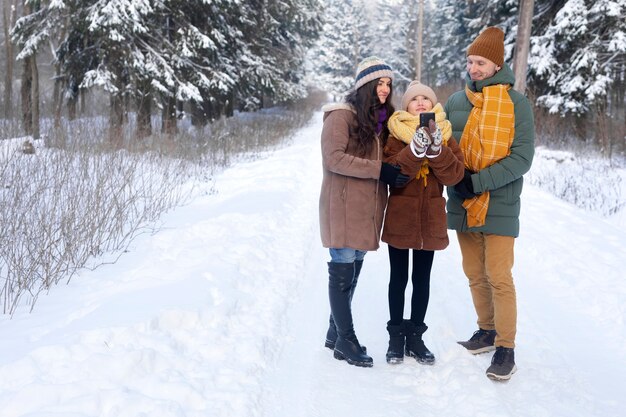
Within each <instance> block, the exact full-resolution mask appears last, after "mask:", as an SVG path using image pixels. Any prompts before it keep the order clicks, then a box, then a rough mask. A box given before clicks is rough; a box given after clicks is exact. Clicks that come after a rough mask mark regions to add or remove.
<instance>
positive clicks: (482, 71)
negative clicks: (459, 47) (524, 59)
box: [466, 55, 501, 81]
mask: <svg viewBox="0 0 626 417" xmlns="http://www.w3.org/2000/svg"><path fill="white" fill-rule="evenodd" d="M466 68H467V72H468V74H469V76H470V78H471V80H472V81H480V80H485V79H487V78H490V77H492V76H493V75H494V74H495V73H496V72H498V71H500V68H501V67H499V66H498V65H496V64H495V63H494V62H493V61H490V60H488V59H487V58H485V57H482V56H479V55H469V56H468V57H467V67H466Z"/></svg>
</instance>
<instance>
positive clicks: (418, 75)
mask: <svg viewBox="0 0 626 417" xmlns="http://www.w3.org/2000/svg"><path fill="white" fill-rule="evenodd" d="M423 33H424V0H419V1H418V2H417V45H416V47H415V79H416V80H418V81H420V80H421V79H422V49H423V45H422V39H423V37H422V34H423Z"/></svg>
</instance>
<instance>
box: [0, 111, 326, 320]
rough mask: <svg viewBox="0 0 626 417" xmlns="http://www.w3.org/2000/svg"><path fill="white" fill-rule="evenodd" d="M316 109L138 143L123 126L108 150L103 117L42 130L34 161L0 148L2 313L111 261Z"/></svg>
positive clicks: (6, 145)
mask: <svg viewBox="0 0 626 417" xmlns="http://www.w3.org/2000/svg"><path fill="white" fill-rule="evenodd" d="M319 104H320V101H319V99H311V100H308V101H303V102H300V103H297V104H296V105H294V106H291V107H289V108H280V109H271V110H266V111H262V112H257V113H253V114H239V115H237V117H234V118H230V119H221V120H218V121H217V122H215V123H213V124H211V125H209V126H206V127H205V128H203V129H194V128H192V127H190V126H186V127H184V128H182V129H180V132H181V133H180V134H178V135H176V136H170V135H160V134H155V135H152V136H149V137H147V138H145V139H142V140H138V139H136V138H133V137H132V135H131V133H130V132H133V131H134V130H133V126H132V124H129V125H127V126H126V128H125V131H124V132H123V133H122V134H123V137H122V138H119V140H117V141H116V143H115V144H112V143H111V142H110V141H108V139H107V137H108V135H107V129H108V125H107V121H106V120H105V119H103V118H98V117H95V118H89V119H77V120H74V121H67V120H64V123H63V124H62V126H61V127H60V128H58V129H52V127H51V124H52V123H50V122H49V121H46V122H45V123H43V124H42V126H44V128H45V127H46V126H47V127H48V133H47V135H46V136H45V140H44V141H43V143H41V142H42V141H37V143H36V151H35V153H34V154H24V153H22V152H21V148H20V146H21V144H22V142H23V140H20V139H12V140H6V141H2V142H0V145H2V146H0V242H1V243H2V244H1V245H0V303H1V304H2V308H3V312H4V313H5V314H6V313H8V314H12V313H13V312H15V310H16V308H18V306H19V305H21V304H23V303H25V304H27V305H28V306H30V308H31V310H32V308H33V307H34V305H35V303H36V301H37V299H38V297H39V295H40V294H41V293H42V292H46V291H48V290H49V289H50V288H51V287H52V286H53V285H54V284H58V283H59V282H61V281H65V282H69V281H70V280H71V278H72V277H73V276H75V274H76V273H77V272H78V271H79V270H80V269H82V268H96V267H97V266H99V265H101V264H102V263H104V262H115V260H116V259H117V258H118V257H119V256H121V254H122V253H123V252H124V251H125V250H126V248H127V247H128V245H129V243H130V242H131V241H132V240H133V238H134V237H136V236H137V235H139V234H140V233H152V232H155V231H157V230H158V228H159V226H158V223H157V221H158V219H159V218H160V216H161V215H162V214H163V213H165V212H166V211H168V210H170V209H171V208H173V207H175V206H178V205H181V204H184V203H185V201H187V199H188V198H189V197H190V196H191V195H192V194H193V193H194V192H195V191H194V190H195V188H194V187H195V186H196V185H198V184H200V183H207V182H210V180H211V179H212V176H213V173H214V172H215V171H216V170H218V169H223V168H224V167H226V166H228V165H230V164H231V163H233V162H234V161H238V160H242V159H250V158H258V157H260V152H264V151H267V150H270V149H275V148H276V147H279V146H281V145H282V144H284V143H286V141H287V140H288V139H289V138H290V137H291V135H292V134H293V133H294V132H295V131H296V130H297V129H298V128H300V127H302V126H303V125H304V124H306V123H307V122H308V121H309V120H310V118H311V114H312V111H313V110H314V109H317V108H319ZM158 122H159V121H158V120H155V121H154V123H155V124H157V125H158ZM1 130H2V127H1V126H0V134H3V135H7V134H9V132H11V131H5V132H1ZM16 136H17V135H16ZM4 137H7V136H4ZM14 137H15V136H14Z"/></svg>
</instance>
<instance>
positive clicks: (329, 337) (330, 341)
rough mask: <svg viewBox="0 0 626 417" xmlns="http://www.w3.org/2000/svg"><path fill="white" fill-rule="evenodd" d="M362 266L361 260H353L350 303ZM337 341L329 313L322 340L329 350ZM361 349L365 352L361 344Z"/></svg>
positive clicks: (333, 348)
mask: <svg viewBox="0 0 626 417" xmlns="http://www.w3.org/2000/svg"><path fill="white" fill-rule="evenodd" d="M362 267H363V261H362V260H361V261H354V279H353V280H352V288H350V303H352V296H354V289H355V288H356V284H357V282H358V281H359V274H360V273H361V268H362ZM336 341H337V328H336V327H335V320H334V319H333V315H332V313H331V315H330V318H329V319H328V331H326V341H325V342H324V346H325V347H327V348H328V349H330V350H335V342H336ZM361 348H363V351H364V352H365V353H367V349H366V348H365V346H361Z"/></svg>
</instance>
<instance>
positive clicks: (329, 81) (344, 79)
mask: <svg viewBox="0 0 626 417" xmlns="http://www.w3.org/2000/svg"><path fill="white" fill-rule="evenodd" d="M324 12H325V13H324V19H325V21H324V26H323V29H322V37H321V38H320V40H319V41H318V43H317V44H316V45H315V47H314V48H312V49H311V51H310V53H309V60H310V67H311V68H310V73H311V78H310V80H309V82H310V83H312V84H314V85H316V86H318V87H320V88H321V89H322V90H324V91H327V92H328V93H330V94H331V95H332V96H333V100H335V101H337V100H339V99H340V98H343V97H344V96H345V95H346V93H347V92H348V91H349V90H350V89H351V88H352V86H353V85H354V75H355V74H354V73H355V70H356V67H357V65H358V63H359V62H360V61H361V60H362V59H364V58H366V57H367V56H369V55H372V52H373V51H372V45H373V42H374V37H373V33H372V31H371V30H370V28H371V27H370V26H369V25H368V19H367V18H366V16H365V11H364V9H363V7H362V5H360V4H357V3H355V2H353V1H352V0H347V1H346V0H327V1H326V3H325V5H324ZM381 41H382V40H381Z"/></svg>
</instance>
